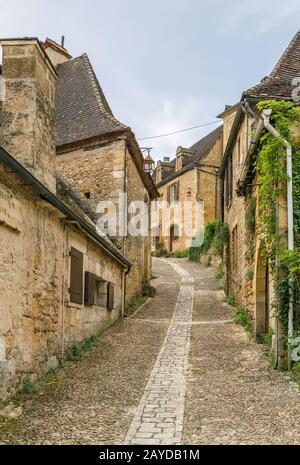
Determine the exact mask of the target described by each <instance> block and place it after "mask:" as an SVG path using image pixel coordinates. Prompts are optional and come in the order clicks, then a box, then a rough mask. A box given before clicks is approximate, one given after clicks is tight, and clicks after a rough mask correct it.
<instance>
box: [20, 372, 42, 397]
mask: <svg viewBox="0 0 300 465" xmlns="http://www.w3.org/2000/svg"><path fill="white" fill-rule="evenodd" d="M22 392H23V393H24V394H29V395H34V394H37V393H38V392H39V388H38V386H37V385H36V384H35V383H33V381H32V380H31V378H30V376H25V378H24V379H23V383H22Z"/></svg>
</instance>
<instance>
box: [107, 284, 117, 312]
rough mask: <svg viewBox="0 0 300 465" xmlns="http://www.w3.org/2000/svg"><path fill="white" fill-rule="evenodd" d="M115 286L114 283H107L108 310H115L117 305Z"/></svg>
mask: <svg viewBox="0 0 300 465" xmlns="http://www.w3.org/2000/svg"><path fill="white" fill-rule="evenodd" d="M114 301H115V286H114V284H113V283H107V305H106V308H107V310H113V308H114V305H115V302H114Z"/></svg>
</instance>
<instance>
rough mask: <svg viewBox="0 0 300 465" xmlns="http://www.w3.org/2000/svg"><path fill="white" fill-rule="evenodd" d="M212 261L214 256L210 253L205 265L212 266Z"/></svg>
mask: <svg viewBox="0 0 300 465" xmlns="http://www.w3.org/2000/svg"><path fill="white" fill-rule="evenodd" d="M211 261H212V257H211V256H210V255H209V256H208V257H207V260H206V264H205V265H206V266H207V267H208V266H210V265H211Z"/></svg>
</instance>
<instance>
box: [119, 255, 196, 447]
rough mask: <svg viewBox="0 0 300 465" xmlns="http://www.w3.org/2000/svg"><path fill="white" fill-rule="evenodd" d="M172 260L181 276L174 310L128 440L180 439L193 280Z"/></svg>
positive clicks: (173, 441)
mask: <svg viewBox="0 0 300 465" xmlns="http://www.w3.org/2000/svg"><path fill="white" fill-rule="evenodd" d="M170 264H171V266H172V267H173V269H174V270H175V271H176V273H178V274H179V276H181V278H182V279H181V287H180V291H179V295H178V299H177V302H176V306H175V312H174V315H173V318H172V321H171V324H170V326H169V329H168V332H167V335H166V338H165V340H164V342H163V344H162V347H161V349H160V352H159V354H158V357H157V359H156V362H155V364H154V367H153V370H152V372H151V375H150V378H149V380H148V383H147V386H146V388H145V392H144V395H143V397H142V399H141V402H140V404H139V406H138V408H137V411H136V413H135V416H134V418H133V421H132V423H131V426H130V428H129V430H128V433H127V436H126V441H125V443H126V444H180V443H181V437H182V429H183V419H184V402H185V383H186V381H185V378H186V370H187V366H188V357H189V348H190V329H191V323H192V313H193V300H194V284H193V283H194V280H193V277H192V276H190V274H189V273H188V272H187V271H185V270H184V269H183V268H182V267H180V266H179V265H177V264H176V263H172V262H171V263H170Z"/></svg>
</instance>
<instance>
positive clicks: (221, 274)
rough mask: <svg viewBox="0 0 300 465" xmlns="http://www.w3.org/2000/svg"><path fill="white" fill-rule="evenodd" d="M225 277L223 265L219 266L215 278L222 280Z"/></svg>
mask: <svg viewBox="0 0 300 465" xmlns="http://www.w3.org/2000/svg"><path fill="white" fill-rule="evenodd" d="M223 277H224V271H223V267H222V265H221V264H220V265H218V266H217V268H216V271H215V278H216V279H222V278H223Z"/></svg>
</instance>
